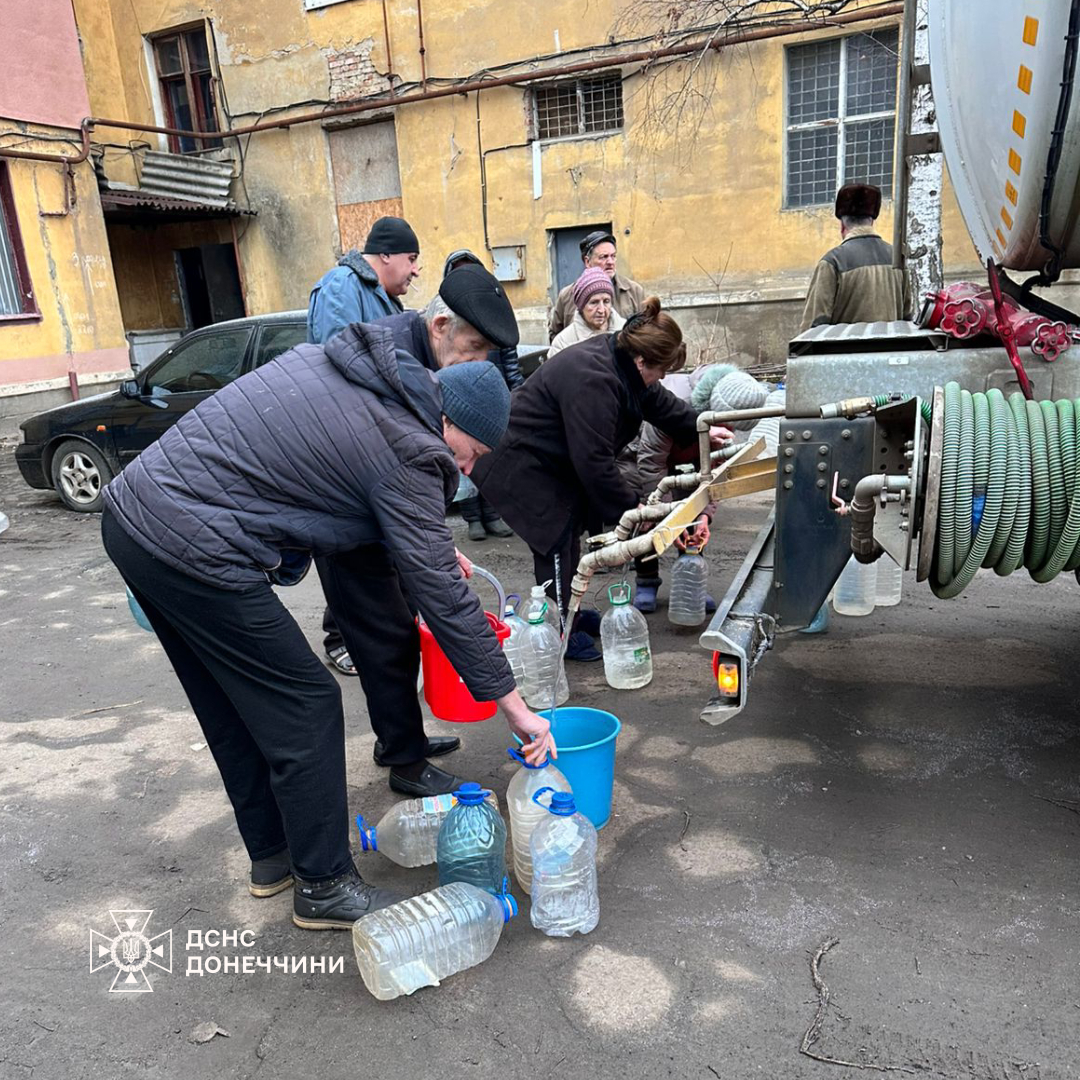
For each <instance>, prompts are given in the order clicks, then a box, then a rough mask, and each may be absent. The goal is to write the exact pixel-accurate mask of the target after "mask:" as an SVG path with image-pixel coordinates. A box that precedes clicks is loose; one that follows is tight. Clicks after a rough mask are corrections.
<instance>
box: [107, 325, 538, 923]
mask: <svg viewBox="0 0 1080 1080" xmlns="http://www.w3.org/2000/svg"><path fill="white" fill-rule="evenodd" d="M509 409H510V404H509V392H508V391H507V389H506V385H505V383H504V382H503V379H502V376H501V375H500V374H499V372H498V371H497V370H496V369H495V368H494V367H493V366H492V365H491V364H489V363H487V362H480V363H464V364H459V365H455V366H453V367H449V368H447V369H445V370H443V371H440V372H438V373H437V374H434V373H431V372H429V371H427V370H425V369H424V368H423V367H421V366H420V365H419V364H418V363H417V362H416V361H414V360H413V359H411V358H410V357H409V356H408V355H406V354H404V353H401V352H400V351H398V350H396V349H395V347H394V339H393V335H392V334H391V332H390V331H389V330H388V329H386V328H385V327H379V326H372V325H364V324H358V325H355V326H350V327H348V328H347V329H346V330H345V331H344V332H343V333H341V334H339V335H337V336H336V337H334V338H333V339H332V340H331V341H329V342H328V343H327V344H326V345H323V346H318V345H309V344H304V345H300V346H297V348H295V349H293V350H291V351H290V352H288V353H285V354H284V355H283V356H281V357H278V359H276V360H274V361H272V362H271V363H269V364H266V365H264V366H263V367H260V368H259V369H257V370H256V371H253V372H251V373H249V374H248V375H246V376H244V377H242V378H240V379H238V380H236V382H234V383H231V384H230V385H229V386H227V387H226V388H225V389H223V390H221V391H219V392H218V393H217V394H215V395H214V396H213V397H211V398H209V399H207V400H206V401H205V402H203V403H202V404H201V405H199V407H198V408H196V409H194V410H192V411H191V412H189V413H187V414H186V415H185V416H184V417H182V418H181V420H180V421H179V422H178V423H177V424H176V425H175V426H173V427H172V428H170V429H169V431H167V432H166V433H165V434H164V435H163V436H162V437H161V438H160V439H159V440H158V441H157V442H156V443H154V444H153V445H152V446H150V447H149V448H148V449H147V450H145V451H143V453H142V454H141V455H140V456H139V457H138V458H137V459H136V460H135V461H133V462H132V463H131V464H130V465H129V466H128V467H127V468H126V469H125V470H124V471H123V472H122V473H121V474H120V475H119V476H118V477H117V478H116V479H115V480H114V481H113V482H112V484H110V485H109V487H108V489H107V490H106V493H105V511H104V513H103V515H102V537H103V540H104V543H105V548H106V550H107V552H108V553H109V556H110V557H111V558H112V560H113V562H114V563H116V565H117V567H118V568H119V570H120V572H121V574H122V576H123V578H124V581H125V582H126V583H127V586H128V588H129V589H130V590H131V592H132V594H133V595H134V596H135V598H136V600H137V601H138V602H139V604H140V605H141V606H142V608H143V611H144V612H145V613H146V616H147V618H148V619H149V621H150V623H151V625H152V626H153V628H154V630H155V632H156V633H157V635H158V639H159V640H160V642H161V644H162V647H163V648H164V649H165V652H166V654H167V655H168V657H169V661H170V663H171V664H172V666H173V669H174V670H175V671H176V674H177V677H178V678H179V679H180V682H181V684H182V685H183V688H184V691H185V693H186V694H187V696H188V699H189V701H190V702H191V706H192V709H193V710H194V712H195V715H196V717H197V718H198V721H199V724H200V725H201V727H202V731H203V734H204V737H205V739H206V742H207V745H208V746H209V747H210V750H211V753H212V754H213V756H214V760H215V762H216V763H217V766H218V770H219V771H220V773H221V776H222V780H223V781H224V784H225V789H226V791H227V793H228V795H229V799H230V801H231V802H232V806H233V811H234V814H235V817H236V822H237V825H238V827H239V831H240V834H241V837H242V838H243V841H244V844H245V846H246V847H247V851H248V854H249V856H250V858H251V880H250V884H249V888H250V891H251V893H252V894H253V895H255V896H270V895H273V894H274V893H276V892H279V891H281V890H282V889H285V888H288V887H289V886H290V885H292V886H293V921H294V922H295V923H296V924H297V925H298V926H300V927H302V928H304V929H311V930H322V929H339V928H340V929H348V928H349V927H351V925H352V924H353V923H354V922H355V921H356V919H358V918H360V917H361V916H363V915H365V914H367V913H368V912H369V911H373V910H376V909H377V908H380V907H383V906H386V905H387V904H389V903H392V902H394V901H395V900H397V899H398V897H397V896H395V895H394V894H392V893H390V892H388V891H387V890H384V889H378V888H375V887H374V886H372V885H370V884H368V883H366V882H365V881H363V879H362V878H361V877H360V875H359V874H358V873H357V871H356V868H355V866H354V864H353V861H352V857H351V853H350V849H349V840H348V835H349V812H348V806H347V799H346V782H345V737H344V716H343V711H342V704H341V692H340V690H339V688H338V684H337V681H336V680H335V679H334V677H333V676H332V675H331V674H330V672H329V671H327V669H326V668H325V667H324V666H323V665H322V664H321V663H320V662H319V660H318V659H317V658H316V656H315V654H314V653H313V652H312V651H311V649H310V648H309V647H308V645H307V642H306V640H305V638H304V635H303V634H302V632H301V631H300V628H299V627H298V626H297V624H296V622H295V621H294V620H293V618H292V616H291V615H290V614H289V613H288V611H287V610H286V609H285V607H284V606H283V605H282V603H281V601H280V600H279V599H278V597H277V596H276V595H275V593H274V591H273V589H272V588H271V581H279V582H281V583H282V584H287V583H294V582H295V581H296V580H298V579H299V577H301V576H303V574H302V572H303V570H304V568H305V567H306V564H307V563H308V562H309V561H310V559H311V557H312V556H316V555H317V556H333V555H334V553H335V552H344V551H355V550H357V549H359V548H363V547H364V546H368V547H379V548H380V549H381V550H383V551H385V552H386V553H387V554H388V556H389V558H390V560H392V563H393V568H394V571H395V575H396V576H395V578H394V587H395V589H396V590H398V595H399V596H400V590H401V589H404V591H405V593H406V594H407V595H408V596H409V598H410V599H412V600H413V602H414V603H415V604H417V605H418V606H419V607H421V608H422V610H423V613H424V617H425V620H426V621H427V624H428V626H429V627H430V628H431V630H432V632H433V634H434V635H435V638H436V640H437V641H438V642H439V644H440V645H441V647H442V648H443V650H444V652H445V653H446V654H447V656H448V657H449V658H450V661H451V663H453V664H454V666H455V668H456V669H457V670H458V672H460V674H461V676H462V678H463V680H464V681H465V684H466V685H467V686H468V688H469V690H470V691H471V692H472V694H473V695H474V696H475V697H476V698H478V699H480V700H497V701H498V702H499V704H500V706H501V707H502V709H503V712H504V714H505V716H506V718H507V721H508V722H509V725H510V728H511V730H512V731H513V732H514V733H515V734H517V735H518V736H520V737H521V738H522V739H523V740H524V742H525V744H526V748H527V756H528V757H530V758H531V759H532V760H534V761H539V760H543V757H544V756H545V755H546V754H547V753H548V752H549V750H552V751H553V747H552V745H551V739H550V734H549V725H548V722H547V721H546V720H544V719H542V718H541V717H538V716H536V715H534V714H533V713H532V712H531V711H530V710H529V709H528V708H527V707H526V706H525V704H524V703H523V702H522V700H521V698H520V696H519V695H518V693H517V691H516V690H515V689H514V679H513V675H512V674H511V672H510V668H509V665H508V664H507V662H506V659H505V657H504V656H503V654H502V651H501V649H500V647H499V644H498V642H497V640H496V639H495V636H494V633H493V632H492V630H491V628H490V626H489V624H488V621H487V619H486V618H485V616H484V613H483V611H482V610H481V608H480V605H479V602H478V601H477V599H476V597H475V595H474V594H473V593H472V592H471V591H470V590H469V589H468V587H467V586H466V584H465V580H464V578H463V576H462V572H461V569H460V568H459V564H458V562H457V559H456V553H455V549H454V543H453V538H452V536H451V533H450V531H449V529H448V528H447V526H446V523H445V520H444V507H445V500H446V499H447V498H448V497H449V496H450V495H451V494H452V493H453V491H454V489H456V487H457V483H458V476H459V469H460V470H461V471H463V472H465V473H466V474H467V473H468V472H470V471H471V470H472V467H473V465H474V464H475V462H476V461H477V460H478V459H479V457H480V456H481V455H482V454H484V453H486V452H487V451H488V450H489V449H490V448H491V447H493V446H494V445H495V444H496V443H497V442H498V441H499V439H500V438H501V436H502V433H503V432H504V430H505V427H506V423H507V419H508V416H509ZM398 582H400V584H398ZM400 602H401V603H404V600H401V601H400ZM369 603H371V604H372V605H373V606H374V607H376V608H377V607H378V604H379V603H380V598H379V596H378V595H377V594H376V595H372V596H371V597H369ZM372 614H373V615H374V616H375V617H376V618H378V617H379V614H380V613H379V611H378V610H375V611H373V613H372ZM399 615H400V613H399V612H397V611H387V612H385V613H384V616H385V617H386V619H387V620H388V621H389V622H393V621H394V619H395V618H397V617H398V616H399ZM376 659H377V658H376ZM401 674H402V673H401V672H395V671H392V670H386V671H384V672H383V673H382V677H383V678H384V679H386V680H388V681H390V680H394V679H398V680H399V681H400V677H401ZM405 674H406V676H407V673H405ZM412 677H413V680H414V682H413V686H412V691H413V697H414V700H415V674H413V676H412ZM376 734H379V732H376Z"/></svg>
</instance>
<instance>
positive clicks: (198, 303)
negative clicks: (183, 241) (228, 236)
mask: <svg viewBox="0 0 1080 1080" xmlns="http://www.w3.org/2000/svg"><path fill="white" fill-rule="evenodd" d="M176 276H177V279H178V280H179V282H180V295H181V298H182V300H183V304H184V316H185V319H186V321H187V326H188V329H189V330H198V329H199V327H201V326H209V325H210V324H211V323H218V322H224V321H225V320H226V319H241V318H243V317H244V314H245V312H244V297H243V293H242V291H241V289H240V272H239V270H238V269H237V266H236V251H235V249H234V248H233V245H232V244H200V245H199V246H198V247H189V248H177V249H176Z"/></svg>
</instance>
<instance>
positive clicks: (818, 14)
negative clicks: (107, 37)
mask: <svg viewBox="0 0 1080 1080" xmlns="http://www.w3.org/2000/svg"><path fill="white" fill-rule="evenodd" d="M855 3H856V0H688V2H683V3H680V2H678V0H638V2H637V3H635V4H634V5H632V6H631V7H629V8H627V10H626V11H625V12H624V13H623V14H622V16H620V18H619V19H618V20H617V22H616V24H615V27H614V31H613V36H614V37H641V36H649V37H651V38H652V40H653V41H654V42H655V44H656V48H658V49H660V48H664V47H666V46H669V45H675V44H686V43H690V42H696V43H698V44H699V45H700V48H699V49H698V50H696V51H695V52H693V53H689V54H687V55H686V56H680V57H674V58H666V59H662V60H658V61H655V62H653V63H651V64H647V65H645V66H644V67H643V68H642V69H641V74H642V75H643V76H645V85H644V87H643V89H642V93H643V94H644V100H643V102H642V108H641V109H640V115H641V116H642V121H641V137H642V140H643V142H644V143H645V144H646V145H651V146H652V148H653V149H659V147H660V145H661V144H664V143H667V144H674V149H675V151H676V155H677V156H678V157H682V158H686V157H689V156H692V153H693V146H694V143H695V140H696V137H697V135H698V133H699V130H700V128H701V124H702V121H703V120H704V118H705V117H706V115H707V114H708V110H709V103H710V99H711V97H712V93H713V91H714V90H715V88H716V83H717V80H718V78H719V76H720V73H721V67H720V65H705V64H704V60H705V57H706V56H707V55H708V54H709V52H710V51H711V50H712V49H714V47H715V46H716V45H717V43H721V42H723V40H724V39H725V38H726V37H728V36H731V35H733V34H734V33H735V32H742V31H745V30H748V29H753V28H755V27H766V26H784V25H790V24H791V23H796V22H806V23H808V24H813V23H814V22H825V21H827V20H828V19H829V18H830V17H832V16H834V15H836V14H838V13H839V12H841V11H843V10H844V9H845V8H849V7H852V6H854V5H855Z"/></svg>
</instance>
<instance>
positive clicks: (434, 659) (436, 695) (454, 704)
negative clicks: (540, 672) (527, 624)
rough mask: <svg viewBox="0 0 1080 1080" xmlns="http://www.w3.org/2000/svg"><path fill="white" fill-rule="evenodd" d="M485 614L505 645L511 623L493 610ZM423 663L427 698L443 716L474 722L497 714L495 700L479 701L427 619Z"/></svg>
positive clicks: (423, 630) (422, 637)
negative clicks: (448, 657)
mask: <svg viewBox="0 0 1080 1080" xmlns="http://www.w3.org/2000/svg"><path fill="white" fill-rule="evenodd" d="M484 614H485V615H486V616H487V621H488V623H489V624H490V625H491V629H492V630H494V631H495V636H496V637H497V638H498V639H499V645H500V647H501V646H502V643H503V642H504V641H505V640H506V639H507V638H508V637H509V636H510V627H509V626H507V625H506V623H504V622H503V621H502V620H501V619H497V618H495V616H494V615H492V614H491V612H490V611H485V612H484ZM420 663H421V665H422V667H423V671H424V700H425V701H427V703H428V707H429V708H430V709H431V711H432V712H433V713H434V714H435V715H436V716H437V717H438V718H439V719H440V720H449V721H451V722H452V723H456V724H471V723H474V722H475V721H477V720H487V719H488V718H489V717H492V716H494V715H495V708H496V706H495V702H494V701H477V700H476V698H474V697H473V696H472V694H470V693H469V688H468V687H467V686H466V685H465V684H464V683H463V682H462V681H461V676H460V675H459V674H458V673H457V672H456V671H455V670H454V666H453V665H452V664H451V663H450V661H449V660H448V659H447V658H446V653H444V652H443V651H442V649H440V648H439V643H438V642H437V641H436V640H435V635H434V634H433V633H432V632H431V631H430V630H429V629H428V626H427V624H426V623H424V622H421V623H420Z"/></svg>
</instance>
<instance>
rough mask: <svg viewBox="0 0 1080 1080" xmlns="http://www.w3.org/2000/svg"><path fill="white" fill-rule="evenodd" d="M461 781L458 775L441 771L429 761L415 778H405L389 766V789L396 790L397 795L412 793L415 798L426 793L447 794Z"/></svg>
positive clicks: (457, 786) (424, 795)
mask: <svg viewBox="0 0 1080 1080" xmlns="http://www.w3.org/2000/svg"><path fill="white" fill-rule="evenodd" d="M463 783H464V781H463V780H462V779H461V777H460V776H455V775H454V774H453V773H448V772H443V770H442V769H439V768H436V766H434V765H432V764H431V763H430V762H429V763H428V764H427V765H426V766H425V767H424V771H423V772H422V773H421V774H420V776H419V778H418V779H416V780H407V779H406V778H405V777H404V776H402V775H401V774H400V773H398V772H397V770H396V769H395V768H394V767H393V766H391V767H390V790H391V791H396V792H397V793H398V794H399V795H412V796H414V797H416V798H425V797H426V796H428V795H448V794H449V793H450V792H451V791H457V789H458V788H459V787H461V785H462V784H463Z"/></svg>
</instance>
